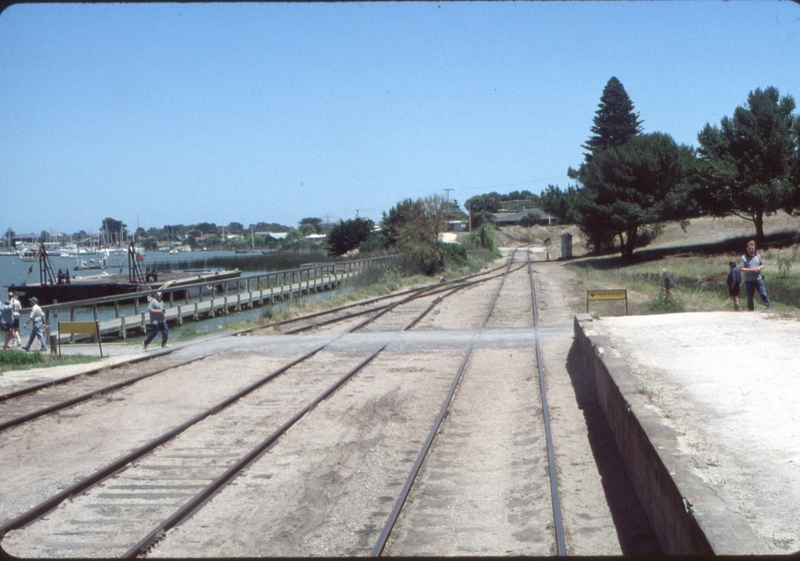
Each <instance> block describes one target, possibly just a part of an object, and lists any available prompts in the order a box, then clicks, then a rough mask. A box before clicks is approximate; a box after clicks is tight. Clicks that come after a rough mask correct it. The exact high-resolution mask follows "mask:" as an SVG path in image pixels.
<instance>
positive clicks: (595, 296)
mask: <svg viewBox="0 0 800 561" xmlns="http://www.w3.org/2000/svg"><path fill="white" fill-rule="evenodd" d="M586 299H587V300H627V299H628V291H627V290H626V289H622V290H587V291H586Z"/></svg>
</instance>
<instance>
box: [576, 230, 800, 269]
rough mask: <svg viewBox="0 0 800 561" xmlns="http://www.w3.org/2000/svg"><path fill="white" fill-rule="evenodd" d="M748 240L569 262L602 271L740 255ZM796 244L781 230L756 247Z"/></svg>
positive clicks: (796, 234)
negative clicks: (697, 257)
mask: <svg viewBox="0 0 800 561" xmlns="http://www.w3.org/2000/svg"><path fill="white" fill-rule="evenodd" d="M751 239H752V236H738V237H735V238H728V239H726V240H722V241H719V242H709V243H703V244H694V245H681V246H674V247H659V248H643V249H637V250H636V251H634V253H633V259H631V260H630V261H623V259H622V257H620V256H619V255H618V254H616V253H614V252H604V253H603V254H600V255H596V256H593V255H588V256H586V257H581V258H579V259H578V260H575V261H573V263H574V264H575V266H577V267H592V268H593V269H598V270H601V271H604V270H608V269H619V268H622V267H628V266H631V265H636V264H639V263H646V262H647V261H658V260H660V259H663V258H665V257H667V256H669V255H672V256H674V255H687V254H688V255H722V254H731V253H733V254H740V255H741V254H743V253H744V251H745V246H746V245H747V242H748V241H750V240H751ZM798 241H800V233H799V232H796V231H794V230H784V231H781V232H775V233H773V234H769V235H767V236H765V237H764V240H763V241H762V242H761V243H759V244H758V245H759V247H763V248H769V249H780V248H784V247H790V246H792V245H793V244H795V243H797V242H798ZM612 255H613V256H612Z"/></svg>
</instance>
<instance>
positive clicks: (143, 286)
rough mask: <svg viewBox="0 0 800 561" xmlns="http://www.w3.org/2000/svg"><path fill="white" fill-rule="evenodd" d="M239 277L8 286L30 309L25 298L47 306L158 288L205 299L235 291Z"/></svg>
mask: <svg viewBox="0 0 800 561" xmlns="http://www.w3.org/2000/svg"><path fill="white" fill-rule="evenodd" d="M240 276H241V271H240V270H238V269H234V270H231V271H220V272H217V273H213V272H209V271H204V272H182V273H174V272H159V273H158V279H157V280H155V279H153V280H151V281H150V282H145V283H132V282H128V281H127V279H126V280H122V279H117V275H108V274H102V275H91V276H85V277H76V278H71V279H70V281H69V284H67V283H66V282H62V283H61V284H58V283H46V284H40V283H34V284H21V285H14V284H12V285H8V289H9V290H15V291H17V293H18V294H19V296H20V303H21V304H22V305H23V306H25V307H29V306H30V302H29V300H28V299H29V298H31V297H33V296H35V297H36V298H37V299H38V300H39V304H41V305H47V304H54V303H56V302H58V303H64V302H76V301H79V300H89V299H92V298H104V297H107V296H121V295H123V294H132V293H136V292H145V291H148V290H156V289H158V288H164V289H165V290H167V289H169V291H170V292H174V294H173V296H172V297H173V298H174V299H181V298H186V297H189V298H197V296H198V294H200V293H202V294H203V296H206V295H210V294H211V293H212V292H213V293H215V294H224V293H225V291H226V289H227V290H229V291H230V290H235V289H236V285H237V283H238V282H239V277H240ZM197 283H203V284H202V285H201V286H189V287H188V288H185V289H183V288H181V287H183V286H187V285H193V284H197ZM176 289H178V290H176ZM187 290H188V292H189V294H188V295H187V294H186V292H187Z"/></svg>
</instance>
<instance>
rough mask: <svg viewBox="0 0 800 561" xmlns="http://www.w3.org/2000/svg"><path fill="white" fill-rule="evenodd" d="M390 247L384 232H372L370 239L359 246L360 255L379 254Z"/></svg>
mask: <svg viewBox="0 0 800 561" xmlns="http://www.w3.org/2000/svg"><path fill="white" fill-rule="evenodd" d="M388 246H389V240H388V238H387V237H386V236H384V235H383V232H372V233H371V234H370V235H369V237H368V238H367V239H366V240H364V241H363V242H361V244H360V245H359V246H358V251H359V253H379V252H381V251H384V250H385V249H386V248H387V247H388Z"/></svg>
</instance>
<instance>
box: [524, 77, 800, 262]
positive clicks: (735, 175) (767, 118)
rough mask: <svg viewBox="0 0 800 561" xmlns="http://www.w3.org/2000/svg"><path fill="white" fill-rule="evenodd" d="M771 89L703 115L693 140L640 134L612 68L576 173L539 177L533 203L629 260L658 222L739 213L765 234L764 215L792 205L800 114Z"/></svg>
mask: <svg viewBox="0 0 800 561" xmlns="http://www.w3.org/2000/svg"><path fill="white" fill-rule="evenodd" d="M794 110H795V101H794V99H793V98H792V96H790V95H786V96H781V95H780V92H779V91H778V89H777V88H774V87H768V88H766V89H763V90H762V89H755V90H753V91H751V92H750V94H749V95H748V97H747V101H746V102H745V104H744V105H742V106H739V107H737V108H736V109H735V110H734V112H733V115H732V116H731V117H727V116H726V117H723V118H722V120H721V121H720V124H719V125H712V124H710V123H706V125H705V127H703V129H702V130H701V131H700V133H699V134H698V138H697V140H698V144H699V148H697V149H695V148H693V147H691V146H686V145H679V144H678V143H676V142H675V140H674V139H673V138H672V137H671V136H670V135H669V134H666V133H663V132H654V133H648V134H645V133H643V130H642V121H641V120H640V119H639V114H638V113H636V112H634V106H633V102H632V101H631V99H630V97H629V96H628V94H627V92H626V91H625V88H624V87H623V85H622V83H621V82H620V81H619V80H618V79H617V78H616V77H612V78H611V79H610V80H609V81H608V83H607V84H606V86H605V88H604V89H603V93H602V96H601V98H600V104H599V106H598V110H597V111H596V113H595V117H594V121H593V126H592V127H591V129H590V130H591V133H592V136H590V137H589V139H588V140H587V142H586V144H584V145H582V147H583V148H585V149H586V150H587V152H585V153H584V161H583V163H581V165H580V166H579V167H578V168H577V169H573V168H569V170H568V172H567V173H568V176H569V177H570V179H573V180H574V181H575V184H574V185H568V186H567V188H566V189H564V190H562V189H560V188H559V187H558V186H553V185H548V187H547V189H545V190H544V191H543V192H542V194H541V195H540V200H539V203H540V205H541V208H542V209H543V210H545V211H546V212H549V213H550V214H553V215H555V216H557V217H558V219H559V221H561V222H566V223H573V224H576V225H578V227H579V228H580V229H581V231H582V232H583V233H584V235H585V236H586V238H587V240H588V242H589V244H590V245H591V247H592V248H593V249H594V250H595V251H601V250H602V249H603V248H606V247H611V246H613V245H615V244H617V245H618V247H619V249H620V253H621V255H622V257H623V258H624V259H630V258H631V257H632V255H633V250H634V249H635V248H636V247H637V246H638V245H640V244H643V243H644V242H646V241H648V240H650V239H652V238H654V237H655V236H657V235H658V233H659V232H660V230H661V228H662V227H663V224H664V223H665V222H667V221H678V222H680V223H681V225H682V226H683V227H684V228H685V227H686V225H688V223H689V221H690V220H691V219H692V218H697V217H700V216H716V217H723V216H738V217H740V218H743V219H745V220H748V221H750V222H752V223H753V225H754V227H755V236H756V238H757V239H763V238H764V218H765V217H767V216H770V215H773V214H775V213H777V212H778V211H781V210H782V211H784V212H786V213H788V214H800V148H799V147H800V119H799V118H798V117H797V116H796V115H795V114H794Z"/></svg>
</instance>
